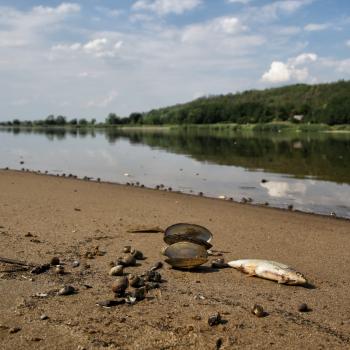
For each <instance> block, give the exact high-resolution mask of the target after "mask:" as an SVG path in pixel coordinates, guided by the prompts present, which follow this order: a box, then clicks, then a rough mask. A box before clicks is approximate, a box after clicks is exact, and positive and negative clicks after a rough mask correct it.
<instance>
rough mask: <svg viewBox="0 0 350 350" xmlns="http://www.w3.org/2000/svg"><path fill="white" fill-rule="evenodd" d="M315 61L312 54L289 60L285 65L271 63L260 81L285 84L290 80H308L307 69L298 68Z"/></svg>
mask: <svg viewBox="0 0 350 350" xmlns="http://www.w3.org/2000/svg"><path fill="white" fill-rule="evenodd" d="M316 60H317V55H316V54H314V53H304V54H301V55H299V56H297V57H294V58H290V59H289V60H288V61H287V62H286V63H284V62H280V61H273V62H272V63H271V66H270V69H269V70H268V71H267V72H265V73H264V74H263V76H262V81H264V82H268V83H285V82H289V81H291V80H296V81H300V82H301V81H305V80H307V79H308V78H309V70H308V68H307V67H300V66H303V65H306V64H308V63H311V62H315V61H316Z"/></svg>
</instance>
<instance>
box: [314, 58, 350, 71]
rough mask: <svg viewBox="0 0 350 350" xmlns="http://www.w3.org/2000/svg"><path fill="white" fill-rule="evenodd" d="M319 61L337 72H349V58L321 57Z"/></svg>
mask: <svg viewBox="0 0 350 350" xmlns="http://www.w3.org/2000/svg"><path fill="white" fill-rule="evenodd" d="M321 63H322V65H323V66H325V67H329V68H332V69H333V70H335V71H337V72H339V73H342V74H350V58H346V59H343V60H337V59H327V58H323V59H322V60H321Z"/></svg>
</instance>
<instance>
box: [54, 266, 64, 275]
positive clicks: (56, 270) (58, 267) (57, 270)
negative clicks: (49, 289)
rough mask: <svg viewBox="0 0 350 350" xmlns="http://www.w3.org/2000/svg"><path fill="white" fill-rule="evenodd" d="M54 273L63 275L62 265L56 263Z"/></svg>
mask: <svg viewBox="0 0 350 350" xmlns="http://www.w3.org/2000/svg"><path fill="white" fill-rule="evenodd" d="M55 273H57V274H58V275H63V274H64V267H63V266H62V265H57V266H56V268H55Z"/></svg>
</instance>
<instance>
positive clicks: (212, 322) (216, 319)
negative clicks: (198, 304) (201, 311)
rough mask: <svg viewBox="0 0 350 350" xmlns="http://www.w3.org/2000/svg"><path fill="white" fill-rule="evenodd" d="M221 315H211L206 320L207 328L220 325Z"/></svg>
mask: <svg viewBox="0 0 350 350" xmlns="http://www.w3.org/2000/svg"><path fill="white" fill-rule="evenodd" d="M221 321H222V320H221V315H220V314H219V313H216V314H215V315H211V316H210V317H209V318H208V324H209V326H211V327H213V326H217V325H218V324H220V323H221Z"/></svg>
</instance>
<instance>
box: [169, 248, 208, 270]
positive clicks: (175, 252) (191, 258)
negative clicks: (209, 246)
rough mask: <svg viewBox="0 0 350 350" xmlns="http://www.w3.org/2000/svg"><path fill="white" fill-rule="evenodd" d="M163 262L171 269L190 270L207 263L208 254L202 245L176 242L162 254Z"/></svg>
mask: <svg viewBox="0 0 350 350" xmlns="http://www.w3.org/2000/svg"><path fill="white" fill-rule="evenodd" d="M164 255H166V256H167V257H168V259H166V260H165V261H166V262H167V263H168V264H169V265H171V266H172V267H175V268H179V269H192V268H194V267H197V266H200V265H202V264H204V263H206V262H207V261H208V253H207V250H206V248H205V247H204V246H203V245H199V244H195V243H192V242H178V243H174V244H172V245H170V246H169V247H168V248H167V249H166V250H165V252H164Z"/></svg>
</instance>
